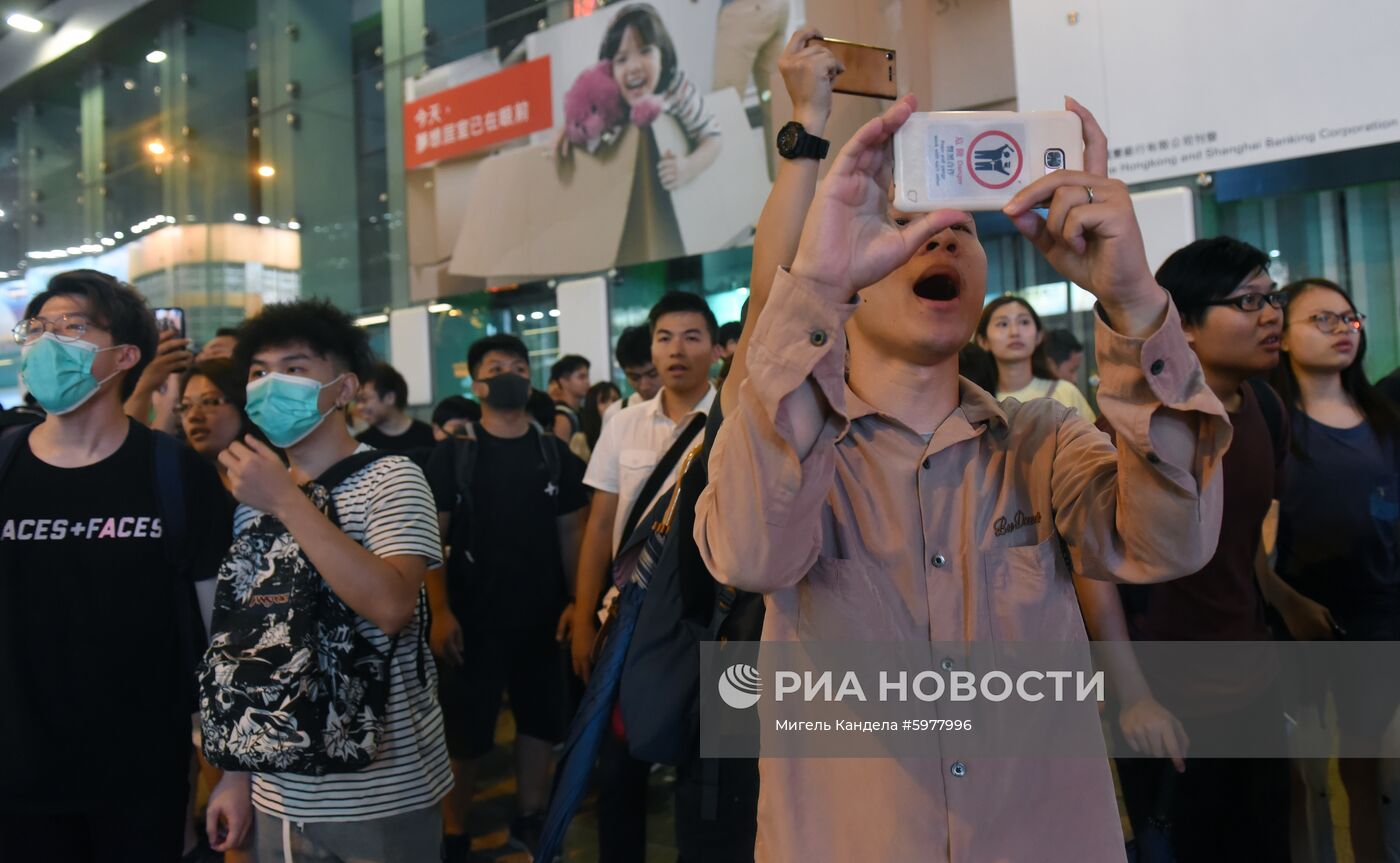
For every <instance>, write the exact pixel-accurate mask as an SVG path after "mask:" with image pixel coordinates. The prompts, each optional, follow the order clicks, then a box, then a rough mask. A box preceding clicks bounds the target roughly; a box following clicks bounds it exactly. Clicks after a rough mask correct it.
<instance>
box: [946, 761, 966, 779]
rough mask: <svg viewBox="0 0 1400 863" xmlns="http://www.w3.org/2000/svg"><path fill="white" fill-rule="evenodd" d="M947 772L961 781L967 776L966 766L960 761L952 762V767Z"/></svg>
mask: <svg viewBox="0 0 1400 863" xmlns="http://www.w3.org/2000/svg"><path fill="white" fill-rule="evenodd" d="M948 772H949V773H952V774H953V775H954V776H956V777H958V778H959V779H961V778H963V777H964V776H966V775H967V765H966V764H964V763H962V762H961V761H954V762H953V766H952V767H950V768H949V769H948Z"/></svg>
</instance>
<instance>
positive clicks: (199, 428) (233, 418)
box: [175, 359, 254, 488]
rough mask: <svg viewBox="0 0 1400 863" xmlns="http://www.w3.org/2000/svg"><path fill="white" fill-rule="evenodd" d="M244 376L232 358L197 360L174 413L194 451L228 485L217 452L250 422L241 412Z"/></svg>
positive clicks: (249, 428)
mask: <svg viewBox="0 0 1400 863" xmlns="http://www.w3.org/2000/svg"><path fill="white" fill-rule="evenodd" d="M244 385H245V381H244V379H243V376H242V375H240V374H238V371H237V369H236V368H235V367H234V365H233V361H232V360H227V359H215V360H205V361H204V362H201V363H196V364H195V365H194V367H193V368H191V369H190V371H189V374H188V375H186V376H185V379H184V382H183V386H182V387H181V392H180V398H179V401H177V402H176V403H175V415H176V416H177V417H179V419H180V429H181V431H182V432H183V433H184V436H185V440H186V441H187V442H188V443H189V445H190V447H191V448H193V449H194V451H195V452H197V453H199V454H200V455H201V456H203V457H204V458H206V459H208V460H209V461H211V462H213V463H214V465H215V466H216V467H217V468H218V469H219V479H220V480H221V481H223V483H224V486H225V488H227V487H228V477H227V476H226V474H225V473H224V466H223V465H222V464H219V461H218V457H219V453H221V452H223V451H224V450H225V449H227V448H228V445H229V444H231V443H233V442H234V441H236V440H238V439H240V438H242V437H243V435H245V434H249V433H250V432H253V431H254V429H253V424H252V423H251V422H249V421H248V417H247V416H246V415H245V414H244V413H243V403H244V394H243V393H244Z"/></svg>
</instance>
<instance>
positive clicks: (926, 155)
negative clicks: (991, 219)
mask: <svg viewBox="0 0 1400 863" xmlns="http://www.w3.org/2000/svg"><path fill="white" fill-rule="evenodd" d="M1083 168H1084V134H1083V130H1082V128H1081V126H1080V123H1079V117H1078V115H1076V114H1073V113H1071V112H1069V111H1032V112H1028V113H1016V112H1014V111H946V112H933V113H926V114H915V115H913V116H912V117H910V118H909V121H908V122H907V123H905V124H904V126H903V127H902V128H901V129H900V130H899V131H898V132H896V133H895V136H894V185H895V208H896V209H898V210H901V211H904V212H907V213H927V212H931V211H933V210H941V209H944V208H950V209H955V210H1000V209H1001V208H1002V207H1004V206H1006V203H1007V202H1008V201H1010V200H1011V198H1012V196H1013V195H1015V194H1016V193H1017V192H1019V191H1020V190H1021V189H1023V188H1025V187H1026V186H1028V185H1030V184H1031V183H1034V182H1035V181H1036V180H1038V179H1040V178H1041V177H1044V176H1045V175H1046V174H1049V173H1051V172H1054V171H1060V170H1071V171H1079V170H1082V169H1083Z"/></svg>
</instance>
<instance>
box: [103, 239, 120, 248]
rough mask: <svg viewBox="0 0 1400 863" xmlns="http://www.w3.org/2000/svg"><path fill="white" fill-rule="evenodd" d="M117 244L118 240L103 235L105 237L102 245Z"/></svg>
mask: <svg viewBox="0 0 1400 863" xmlns="http://www.w3.org/2000/svg"><path fill="white" fill-rule="evenodd" d="M116 244H117V241H116V240H114V239H112V238H111V237H103V238H102V245H104V246H115V245H116Z"/></svg>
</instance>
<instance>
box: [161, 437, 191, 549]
mask: <svg viewBox="0 0 1400 863" xmlns="http://www.w3.org/2000/svg"><path fill="white" fill-rule="evenodd" d="M151 433H152V435H154V437H155V443H154V447H155V456H154V461H155V480H156V501H157V504H158V506H159V507H160V517H161V523H162V524H163V525H164V528H163V536H164V538H165V549H166V556H167V557H168V558H170V563H171V565H172V566H174V567H175V568H176V569H177V570H180V571H182V572H184V571H185V570H186V569H187V568H188V566H189V563H190V561H189V555H188V554H187V551H188V545H189V543H188V542H187V541H186V537H187V536H188V534H189V510H188V509H187V508H186V507H185V477H184V469H183V466H182V464H181V461H182V459H183V458H184V453H183V450H184V444H182V443H180V442H179V441H177V440H176V439H175V438H173V437H171V436H170V435H168V434H166V433H165V432H161V431H152V432H151Z"/></svg>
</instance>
